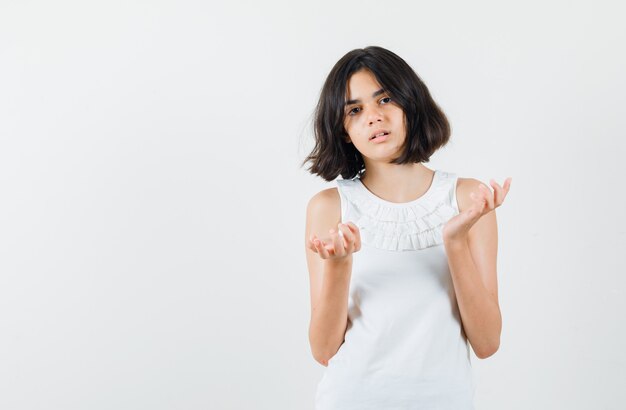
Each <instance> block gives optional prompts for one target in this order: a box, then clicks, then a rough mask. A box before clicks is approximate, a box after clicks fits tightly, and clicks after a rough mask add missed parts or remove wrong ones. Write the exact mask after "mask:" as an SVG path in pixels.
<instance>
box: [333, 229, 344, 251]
mask: <svg viewBox="0 0 626 410" xmlns="http://www.w3.org/2000/svg"><path fill="white" fill-rule="evenodd" d="M330 236H331V238H332V241H333V245H334V246H335V256H346V247H345V246H344V245H343V238H342V237H340V236H339V233H337V231H336V230H334V229H331V230H330Z"/></svg>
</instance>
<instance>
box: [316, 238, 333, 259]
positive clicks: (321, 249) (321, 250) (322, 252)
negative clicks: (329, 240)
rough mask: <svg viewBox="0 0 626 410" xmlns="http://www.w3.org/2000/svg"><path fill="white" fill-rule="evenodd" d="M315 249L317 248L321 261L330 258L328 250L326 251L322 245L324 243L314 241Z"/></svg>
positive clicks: (324, 245) (317, 240)
mask: <svg viewBox="0 0 626 410" xmlns="http://www.w3.org/2000/svg"><path fill="white" fill-rule="evenodd" d="M315 247H316V248H317V251H318V253H319V254H320V256H321V257H322V258H323V259H328V258H330V254H329V253H328V249H326V244H325V243H324V241H320V240H319V239H315Z"/></svg>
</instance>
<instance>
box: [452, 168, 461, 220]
mask: <svg viewBox="0 0 626 410" xmlns="http://www.w3.org/2000/svg"><path fill="white" fill-rule="evenodd" d="M458 186H459V176H458V175H456V174H455V175H454V178H453V183H452V207H453V208H454V209H455V210H456V213H457V214H460V213H461V211H460V208H459V203H458V202H457V200H456V198H457V195H456V191H457V189H458Z"/></svg>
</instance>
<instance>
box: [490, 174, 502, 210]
mask: <svg viewBox="0 0 626 410" xmlns="http://www.w3.org/2000/svg"><path fill="white" fill-rule="evenodd" d="M489 184H491V186H492V187H493V202H494V206H495V207H496V208H497V207H499V206H500V205H501V204H502V201H504V188H502V187H501V186H500V185H499V184H498V183H497V182H496V180H495V179H490V180H489Z"/></svg>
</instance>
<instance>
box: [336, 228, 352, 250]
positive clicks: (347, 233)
mask: <svg viewBox="0 0 626 410" xmlns="http://www.w3.org/2000/svg"><path fill="white" fill-rule="evenodd" d="M339 229H340V230H341V231H340V232H342V233H343V239H344V241H345V246H346V252H348V253H352V252H354V234H353V233H352V231H351V230H350V228H349V227H348V226H347V225H346V224H339Z"/></svg>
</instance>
